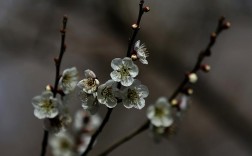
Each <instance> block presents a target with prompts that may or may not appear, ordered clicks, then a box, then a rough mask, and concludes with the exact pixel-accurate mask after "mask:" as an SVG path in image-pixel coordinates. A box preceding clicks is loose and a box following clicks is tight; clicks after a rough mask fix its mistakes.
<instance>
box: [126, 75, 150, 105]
mask: <svg viewBox="0 0 252 156" xmlns="http://www.w3.org/2000/svg"><path fill="white" fill-rule="evenodd" d="M148 95H149V90H148V88H147V87H146V86H145V85H142V84H141V82H140V81H139V80H135V81H134V83H133V84H132V85H131V86H130V87H127V88H125V89H124V90H123V94H122V96H123V99H122V103H123V105H124V106H125V107H126V108H132V107H134V108H136V109H142V108H143V107H144V106H145V100H144V98H146V97H147V96H148Z"/></svg>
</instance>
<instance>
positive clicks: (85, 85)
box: [77, 69, 99, 94]
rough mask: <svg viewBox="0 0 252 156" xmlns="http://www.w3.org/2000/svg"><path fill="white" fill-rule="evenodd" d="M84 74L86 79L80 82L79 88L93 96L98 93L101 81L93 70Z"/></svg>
mask: <svg viewBox="0 0 252 156" xmlns="http://www.w3.org/2000/svg"><path fill="white" fill-rule="evenodd" d="M84 73H85V78H84V79H83V80H81V81H80V82H78V84H77V86H78V87H80V88H81V89H82V90H83V91H84V92H86V93H88V94H92V93H94V92H96V91H97V88H98V85H99V81H98V79H97V78H96V75H95V73H94V72H93V71H92V70H89V69H87V70H85V72H84Z"/></svg>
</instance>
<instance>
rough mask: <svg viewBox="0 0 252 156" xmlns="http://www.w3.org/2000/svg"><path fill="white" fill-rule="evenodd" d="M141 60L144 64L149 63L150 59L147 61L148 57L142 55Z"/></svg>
mask: <svg viewBox="0 0 252 156" xmlns="http://www.w3.org/2000/svg"><path fill="white" fill-rule="evenodd" d="M139 61H140V62H141V63H142V64H148V61H147V60H146V58H144V57H140V58H139Z"/></svg>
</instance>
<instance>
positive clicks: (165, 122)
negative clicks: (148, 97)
mask: <svg viewBox="0 0 252 156" xmlns="http://www.w3.org/2000/svg"><path fill="white" fill-rule="evenodd" d="M147 118H148V119H149V120H150V122H151V124H153V125H154V126H156V127H169V126H170V125H171V124H172V123H173V117H172V111H171V107H170V104H169V103H168V101H167V99H166V98H165V97H160V98H159V99H158V100H157V102H156V103H155V105H151V106H149V108H148V109H147Z"/></svg>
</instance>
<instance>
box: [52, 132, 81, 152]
mask: <svg viewBox="0 0 252 156" xmlns="http://www.w3.org/2000/svg"><path fill="white" fill-rule="evenodd" d="M49 144H50V146H51V148H52V153H53V155H54V156H75V155H76V153H75V152H74V146H75V143H74V138H73V137H72V136H71V135H70V134H68V133H65V132H64V133H59V134H58V135H53V136H52V137H51V138H50V140H49Z"/></svg>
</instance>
